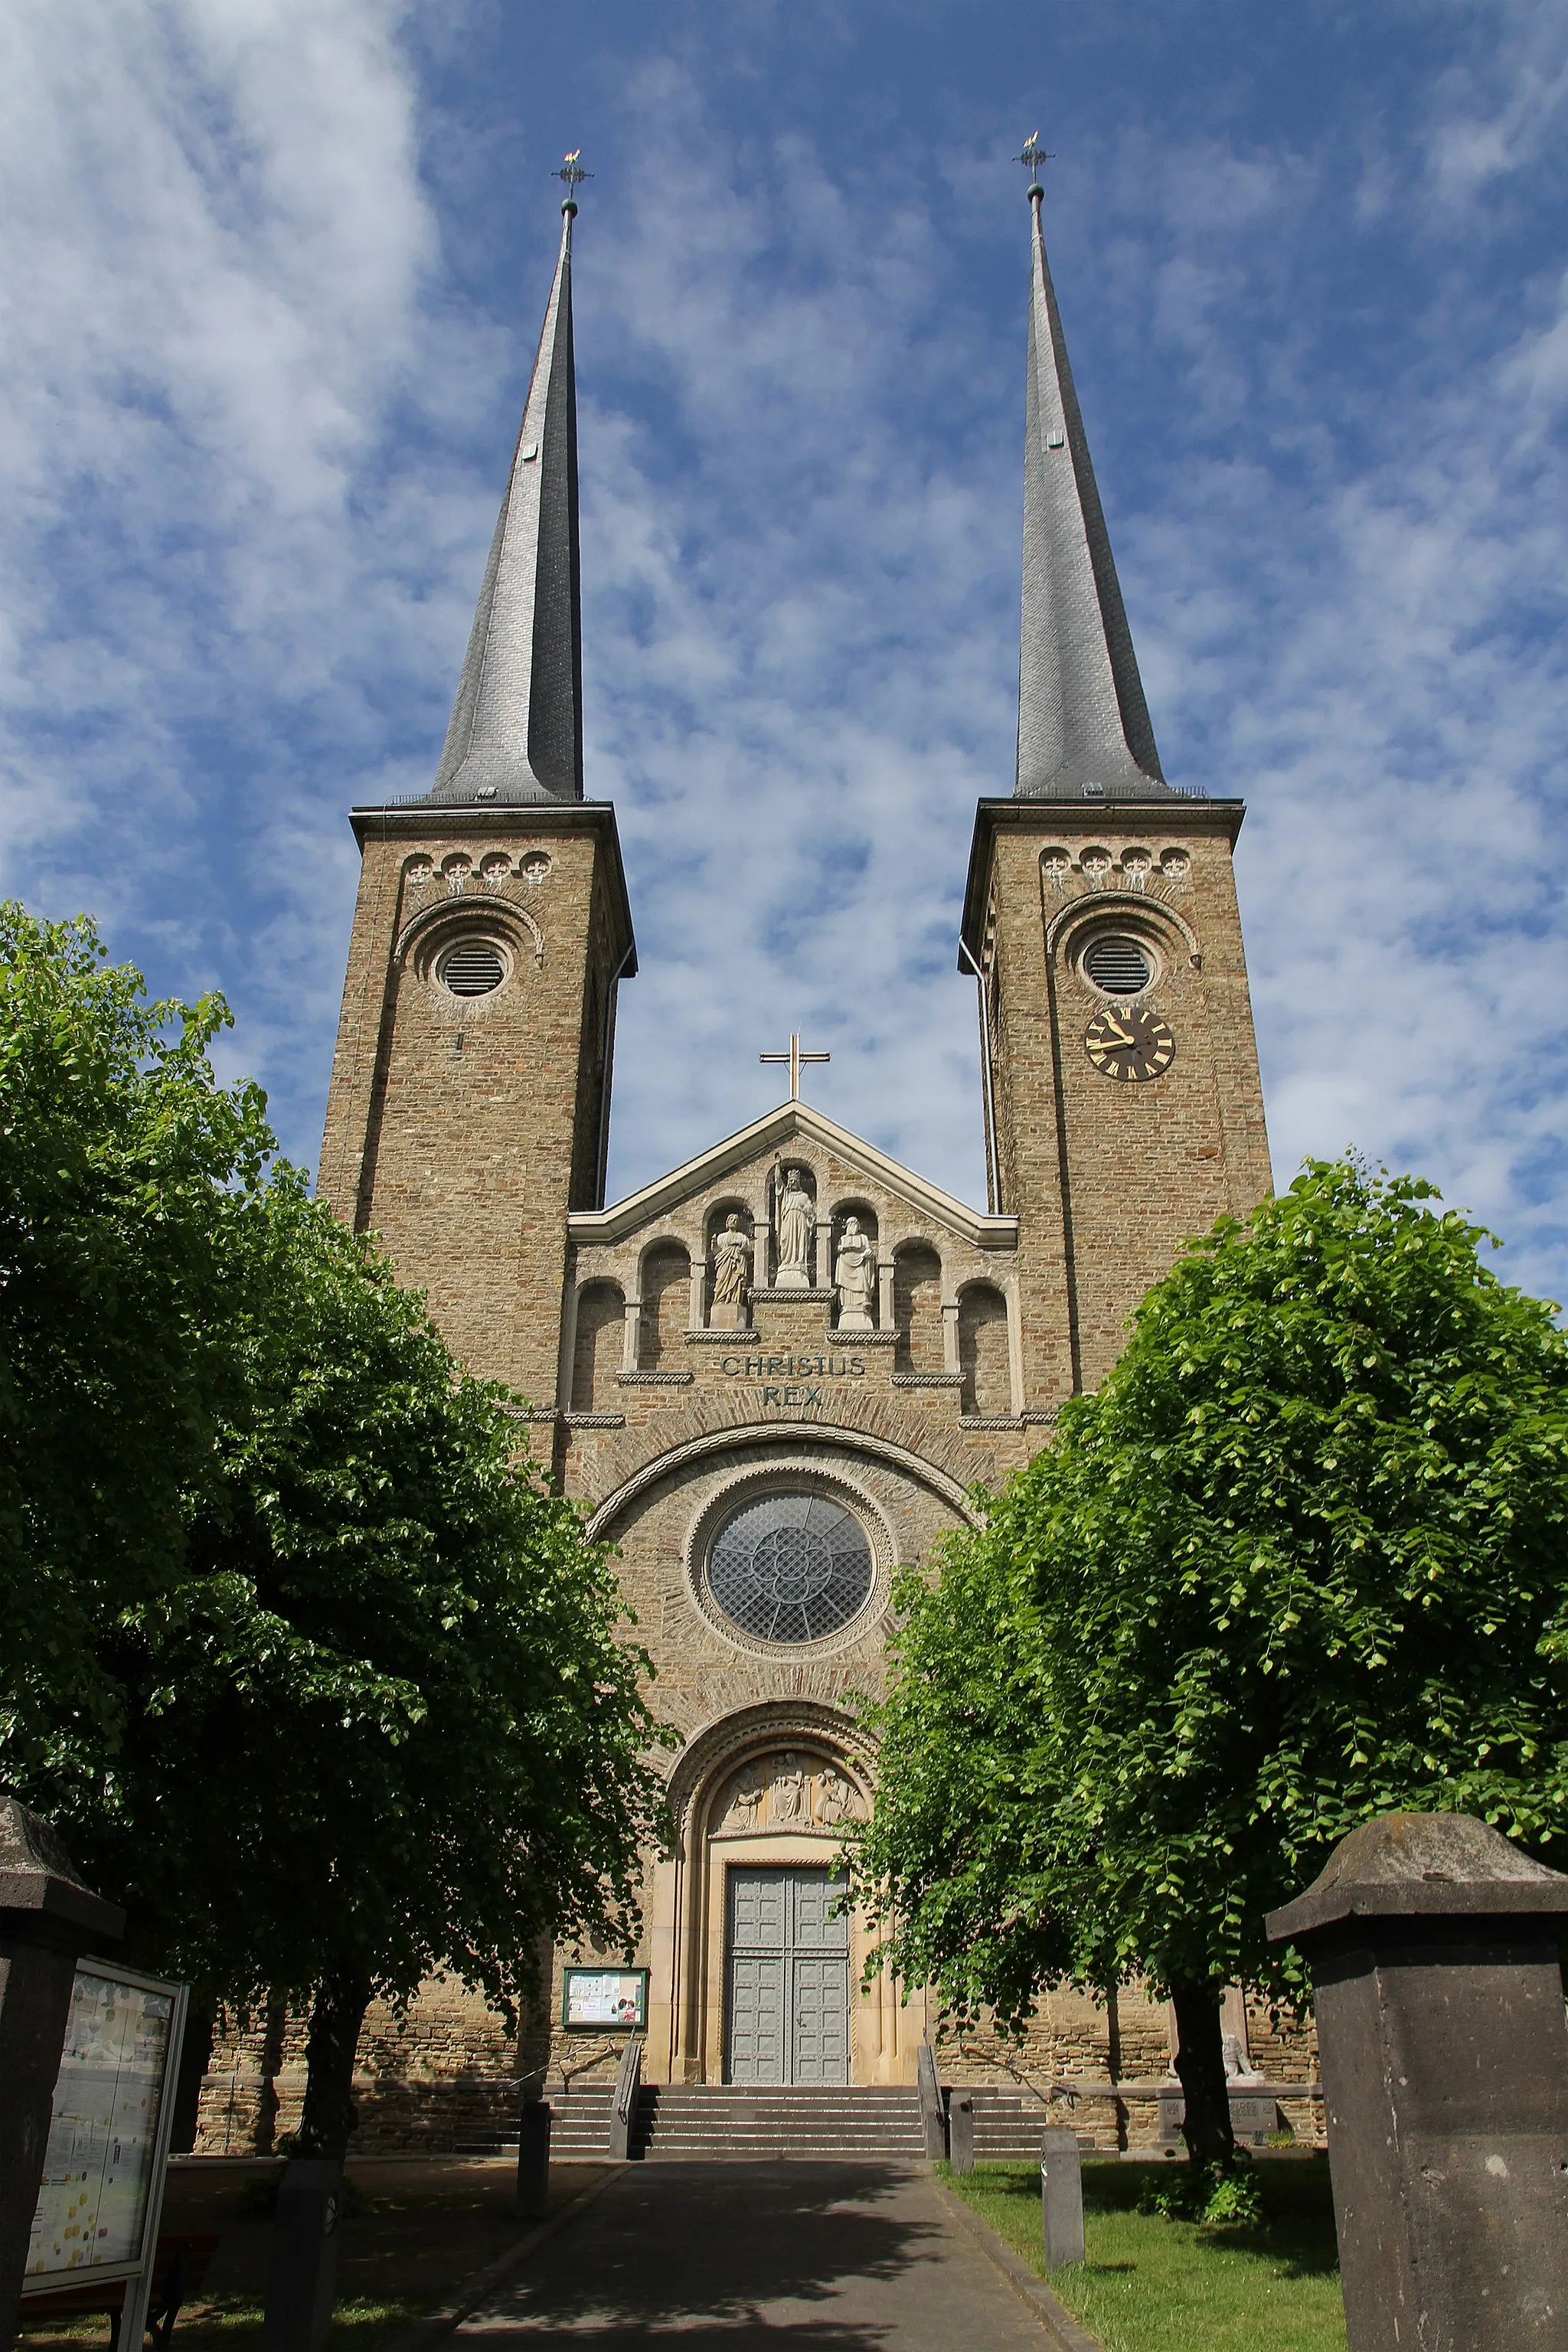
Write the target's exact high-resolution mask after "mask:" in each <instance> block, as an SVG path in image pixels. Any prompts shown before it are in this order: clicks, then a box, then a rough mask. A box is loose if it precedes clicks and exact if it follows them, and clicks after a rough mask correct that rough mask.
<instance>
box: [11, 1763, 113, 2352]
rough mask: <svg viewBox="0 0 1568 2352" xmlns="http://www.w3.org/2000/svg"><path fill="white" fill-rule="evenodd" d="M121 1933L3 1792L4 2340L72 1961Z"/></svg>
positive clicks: (28, 2225) (57, 1847)
mask: <svg viewBox="0 0 1568 2352" xmlns="http://www.w3.org/2000/svg"><path fill="white" fill-rule="evenodd" d="M124 1932H125V1914H124V1912H123V1911H121V1910H120V1909H119V1908H118V1907H117V1906H115V1905H114V1904H112V1903H105V1902H103V1901H102V1900H101V1899H100V1896H98V1895H94V1894H93V1893H92V1892H91V1890H90V1889H89V1887H87V1886H85V1885H83V1884H82V1882H81V1880H80V1879H79V1877H78V1876H77V1874H76V1868H75V1865H74V1864H73V1863H72V1861H71V1858H70V1856H69V1854H68V1853H67V1852H66V1850H65V1847H64V1846H63V1845H62V1844H61V1843H60V1841H59V1839H58V1836H57V1835H56V1833H55V1832H54V1831H53V1830H52V1829H51V1828H50V1826H49V1824H48V1822H46V1821H42V1820H40V1818H39V1817H38V1815H37V1813H30V1812H28V1811H27V1810H26V1806H24V1805H19V1804H17V1803H16V1801H15V1799H14V1798H10V1797H5V1798H0V2344H5V2345H8V2344H9V2343H10V2342H11V2340H12V2338H13V2336H15V2334H16V2305H17V2300H18V2298H19V2296H20V2294H21V2291H22V2278H23V2274H24V2273H25V2271H26V2266H27V2242H28V2240H29V2238H30V2237H31V2235H32V2229H33V2215H34V2213H35V2212H36V2211H37V2203H38V2183H39V2181H40V2180H41V2179H43V2172H44V2157H45V2154H46V2152H47V2148H48V2144H49V2122H50V2117H51V2116H52V2114H53V2111H54V2099H55V2077H56V2076H57V2075H58V2073H59V2071H60V2052H61V2050H62V2048H63V2047H64V2044H65V2038H66V2025H67V2022H68V2019H69V2017H70V2003H71V1986H72V1984H73V1983H74V1981H75V1979H76V1964H77V1961H78V1960H79V1958H80V1957H81V1955H82V1954H83V1953H84V1952H88V1951H92V1950H94V1949H95V1948H97V1949H101V1948H102V1947H103V1946H104V1945H105V1944H117V1943H119V1941H120V1939H121V1937H122V1936H123V1934H124Z"/></svg>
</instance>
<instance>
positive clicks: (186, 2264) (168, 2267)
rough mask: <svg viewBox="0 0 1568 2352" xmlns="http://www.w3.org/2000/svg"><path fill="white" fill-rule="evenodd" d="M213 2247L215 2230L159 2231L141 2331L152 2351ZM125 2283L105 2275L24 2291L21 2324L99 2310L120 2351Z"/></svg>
mask: <svg viewBox="0 0 1568 2352" xmlns="http://www.w3.org/2000/svg"><path fill="white" fill-rule="evenodd" d="M217 2249H218V2232H217V2231H216V2230H208V2231H171V2232H169V2234H168V2235H166V2236H165V2235H164V2234H163V2232H162V2231H161V2232H160V2233H159V2238H158V2251H157V2252H156V2253H155V2254H154V2255H153V2293H152V2294H151V2296H150V2297H149V2299H148V2304H147V2333H148V2335H149V2336H151V2337H152V2339H153V2343H154V2344H155V2345H156V2346H157V2347H158V2352H163V2347H165V2346H166V2345H167V2343H168V2341H169V2338H170V2336H172V2335H173V2334H174V2322H175V2320H176V2319H177V2318H178V2317H179V2315H180V2308H181V2305H183V2304H185V2303H188V2302H189V2300H190V2298H191V2296H192V2295H194V2294H195V2292H196V2290H197V2288H198V2287H199V2286H200V2285H201V2284H202V2281H203V2280H204V2279H205V2276H206V2274H207V2271H208V2269H209V2268H210V2266H211V2263H212V2258H213V2256H214V2255H215V2254H216V2252H217ZM128 2284H130V2282H129V2281H128V2280H125V2279H105V2280H103V2282H102V2283H101V2284H100V2285H97V2286H94V2285H92V2284H90V2283H89V2281H88V2280H86V2279H84V2280H83V2281H82V2283H81V2284H80V2285H79V2286H54V2287H48V2288H47V2289H46V2290H45V2291H44V2292H43V2293H42V2294H25V2295H24V2296H23V2298H22V2308H21V2312H20V2315H19V2316H20V2319H21V2322H22V2324H23V2326H26V2323H27V2322H28V2321H29V2320H34V2319H79V2318H81V2317H82V2316H83V2315H85V2314H87V2313H89V2312H102V2313H104V2314H105V2315H106V2316H107V2317H108V2319H109V2321H110V2330H109V2343H110V2352H121V2344H120V2323H121V2319H122V2318H123V2317H124V2315H125V2290H126V2287H127V2285H128ZM124 2352H140V2347H138V2346H135V2345H127V2346H126V2347H124Z"/></svg>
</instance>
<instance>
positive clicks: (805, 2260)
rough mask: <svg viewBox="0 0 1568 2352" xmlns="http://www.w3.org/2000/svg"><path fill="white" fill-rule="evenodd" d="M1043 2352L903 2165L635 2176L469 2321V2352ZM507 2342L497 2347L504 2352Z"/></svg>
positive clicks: (1033, 2328)
mask: <svg viewBox="0 0 1568 2352" xmlns="http://www.w3.org/2000/svg"><path fill="white" fill-rule="evenodd" d="M514 2337H515V2338H516V2339H517V2341H518V2352H525V2347H526V2352H534V2347H541V2352H542V2347H546V2346H552V2345H555V2346H560V2347H571V2352H622V2347H628V2352H629V2347H631V2346H634V2345H646V2344H647V2343H649V2342H650V2341H654V2340H657V2339H658V2338H661V2337H668V2338H669V2339H671V2340H672V2341H674V2342H687V2341H689V2342H691V2343H694V2344H698V2345H700V2346H701V2347H705V2352H707V2347H711V2352H752V2347H756V2352H765V2348H766V2347H772V2348H773V2352H776V2347H782V2346H788V2347H792V2352H964V2347H972V2346H973V2347H984V2352H1047V2347H1048V2345H1049V2343H1050V2340H1051V2339H1050V2337H1049V2336H1048V2335H1047V2332H1046V2330H1045V2329H1044V2328H1043V2327H1042V2326H1041V2325H1040V2323H1039V2322H1038V2321H1037V2320H1036V2319H1035V2318H1034V2317H1033V2316H1032V2315H1031V2314H1030V2313H1029V2312H1028V2311H1027V2310H1026V2308H1025V2306H1024V2305H1023V2304H1022V2303H1020V2301H1019V2300H1018V2298H1017V2296H1016V2294H1014V2292H1013V2290H1012V2289H1011V2288H1010V2287H1009V2286H1008V2284H1007V2283H1006V2281H1005V2279H1004V2278H1003V2277H1002V2276H1001V2275H1000V2273H998V2272H997V2271H996V2270H995V2269H994V2267H993V2266H992V2264H991V2263H989V2262H988V2261H987V2260H986V2258H985V2256H984V2253H982V2252H981V2251H980V2250H979V2248H978V2247H977V2246H976V2245H975V2244H974V2243H973V2241H972V2240H971V2239H970V2238H969V2237H968V2236H967V2235H966V2233H965V2232H964V2231H963V2228H962V2227H961V2226H960V2225H959V2224H958V2223H957V2222H955V2221H953V2219H952V2216H951V2214H950V2213H949V2211H948V2210H947V2208H946V2207H945V2206H944V2204H943V2203H942V2199H941V2198H940V2197H939V2196H938V2194H937V2192H936V2189H935V2188H934V2187H933V2185H932V2183H931V2179H930V2177H929V2175H927V2174H925V2173H923V2172H919V2171H915V2170H912V2169H910V2168H905V2167H902V2166H899V2165H892V2164H830V2163H822V2164H795V2163H792V2164H735V2165H725V2164H670V2163H666V2164H637V2165H629V2166H628V2167H627V2168H626V2170H625V2171H624V2172H623V2173H621V2174H620V2175H619V2176H618V2177H617V2178H616V2179H614V2180H612V2181H611V2182H610V2183H609V2185H608V2186H607V2187H606V2188H605V2190H604V2191H603V2193H602V2194H601V2195H600V2196H598V2197H596V2198H595V2200H594V2201H593V2203H592V2204H591V2205H589V2206H588V2207H586V2208H585V2210H584V2212H583V2213H582V2214H581V2215H580V2216H579V2217H577V2218H575V2219H574V2220H571V2221H567V2223H566V2225H565V2227H564V2228H563V2230H562V2231H560V2232H559V2233H558V2234H557V2235H556V2236H555V2237H553V2238H552V2239H551V2240H550V2241H549V2242H547V2243H546V2244H545V2245H543V2246H542V2247H541V2248H540V2250H539V2252H538V2254H537V2255H536V2256H535V2257H534V2258H533V2259H532V2260H531V2261H530V2262H529V2263H527V2264H526V2265H525V2267H524V2269H523V2270H522V2271H521V2272H520V2273H519V2274H518V2276H517V2278H516V2279H515V2280H513V2281H511V2282H510V2284H508V2285H507V2286H505V2287H503V2288H501V2289H500V2290H499V2291H498V2292H497V2294H496V2295H495V2297H494V2298H493V2300H492V2301H490V2302H489V2303H487V2304H486V2305H483V2306H482V2307H481V2308H480V2309H479V2311H477V2312H475V2313H474V2315H473V2316H472V2317H471V2318H470V2319H468V2320H466V2321H465V2322H464V2323H463V2325H462V2326H461V2327H459V2328H458V2330H457V2331H456V2334H455V2336H454V2337H453V2338H452V2339H450V2340H451V2341H452V2342H453V2344H454V2346H455V2347H461V2352H500V2343H504V2341H505V2340H506V2339H509V2338H514ZM498 2339H500V2341H499V2342H498Z"/></svg>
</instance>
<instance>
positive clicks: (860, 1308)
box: [833, 1217, 877, 1331]
mask: <svg viewBox="0 0 1568 2352" xmlns="http://www.w3.org/2000/svg"><path fill="white" fill-rule="evenodd" d="M876 1276H877V1253H876V1251H875V1249H874V1248H873V1247H872V1245H871V1242H870V1240H869V1238H868V1235H867V1234H863V1233H862V1232H861V1230H860V1220H859V1218H858V1217H846V1218H845V1220H844V1231H843V1232H842V1233H841V1234H839V1236H838V1255H837V1257H836V1258H835V1259H834V1261H833V1286H834V1288H835V1290H837V1293H838V1328H839V1329H840V1330H841V1331H869V1330H871V1329H872V1328H874V1326H873V1324H872V1321H871V1286H872V1284H873V1283H874V1282H875V1280H876Z"/></svg>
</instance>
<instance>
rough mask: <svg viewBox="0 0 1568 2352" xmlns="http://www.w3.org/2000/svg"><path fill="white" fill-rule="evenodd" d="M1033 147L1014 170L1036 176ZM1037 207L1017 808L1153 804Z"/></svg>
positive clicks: (1122, 621)
mask: <svg viewBox="0 0 1568 2352" xmlns="http://www.w3.org/2000/svg"><path fill="white" fill-rule="evenodd" d="M1046 160H1047V159H1046V157H1045V155H1044V153H1043V152H1042V151H1041V150H1040V148H1039V146H1038V143H1037V140H1033V139H1032V140H1031V141H1030V142H1029V144H1028V146H1027V147H1026V149H1025V150H1024V152H1023V154H1022V156H1021V157H1020V158H1019V161H1020V162H1021V163H1026V164H1028V165H1029V167H1030V169H1031V172H1032V173H1037V171H1038V166H1039V165H1040V163H1043V162H1045V161H1046ZM1044 199H1045V190H1044V189H1043V188H1042V187H1041V186H1040V184H1039V181H1038V177H1036V178H1035V180H1034V184H1033V185H1032V186H1031V187H1030V190H1029V202H1030V204H1031V205H1032V207H1033V210H1034V229H1033V268H1032V273H1031V278H1030V289H1029V383H1028V401H1027V424H1026V430H1025V442H1024V625H1023V642H1022V646H1021V651H1020V658H1019V664H1018V782H1017V786H1016V796H1017V797H1018V798H1019V799H1021V800H1036V799H1039V800H1055V799H1058V798H1060V799H1064V800H1075V801H1076V800H1082V799H1084V798H1086V797H1087V798H1089V799H1098V798H1099V797H1100V793H1089V792H1087V790H1086V788H1087V787H1088V786H1089V785H1093V784H1098V785H1099V786H1100V792H1102V793H1103V794H1104V796H1105V797H1106V798H1107V799H1108V800H1160V799H1163V798H1164V797H1165V796H1166V794H1167V793H1170V792H1171V787H1170V785H1169V784H1167V783H1166V782H1165V781H1164V779H1163V776H1162V775H1161V772H1160V754H1159V752H1158V751H1156V750H1155V748H1154V730H1153V728H1152V726H1151V725H1150V723H1149V707H1148V705H1147V703H1146V702H1145V701H1144V699H1143V682H1142V678H1140V677H1139V675H1138V657H1137V656H1136V655H1135V654H1134V652H1133V650H1132V636H1131V631H1130V630H1129V628H1128V626H1127V614H1126V612H1125V610H1124V608H1123V606H1122V603H1121V587H1120V585H1119V584H1118V582H1117V578H1116V565H1115V562H1114V561H1113V559H1112V557H1111V552H1110V537H1109V535H1108V534H1107V531H1106V528H1105V516H1104V514H1103V512H1102V511H1101V509H1100V492H1099V490H1098V489H1097V488H1096V487H1095V479H1094V467H1093V465H1092V464H1091V462H1090V459H1089V443H1088V441H1087V439H1086V438H1085V436H1084V429H1083V418H1082V416H1081V415H1079V404H1078V394H1077V393H1076V391H1075V390H1074V388H1073V380H1072V370H1071V368H1070V367H1069V366H1068V353H1067V343H1066V341H1065V340H1064V338H1063V335H1062V322H1061V317H1060V314H1059V312H1058V310H1057V297H1056V289H1055V288H1054V287H1053V286H1052V284H1051V271H1050V264H1049V263H1048V261H1047V258H1046V240H1045V235H1044V231H1043V229H1042V226H1041V221H1040V215H1041V209H1042V206H1043V204H1044Z"/></svg>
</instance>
